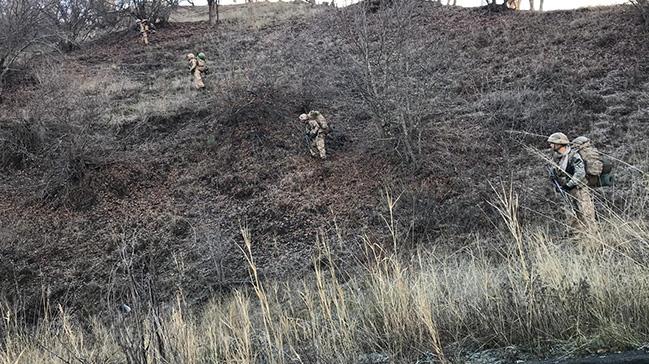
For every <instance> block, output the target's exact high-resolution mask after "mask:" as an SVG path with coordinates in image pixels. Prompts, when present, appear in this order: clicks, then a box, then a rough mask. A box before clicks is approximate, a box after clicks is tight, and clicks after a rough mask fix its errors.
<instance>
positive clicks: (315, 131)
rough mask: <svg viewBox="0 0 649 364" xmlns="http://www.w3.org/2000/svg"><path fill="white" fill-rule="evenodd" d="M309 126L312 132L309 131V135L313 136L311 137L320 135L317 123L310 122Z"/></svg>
mask: <svg viewBox="0 0 649 364" xmlns="http://www.w3.org/2000/svg"><path fill="white" fill-rule="evenodd" d="M309 126H310V127H311V130H309V134H311V135H316V134H318V129H319V127H318V124H317V123H315V122H313V121H309Z"/></svg>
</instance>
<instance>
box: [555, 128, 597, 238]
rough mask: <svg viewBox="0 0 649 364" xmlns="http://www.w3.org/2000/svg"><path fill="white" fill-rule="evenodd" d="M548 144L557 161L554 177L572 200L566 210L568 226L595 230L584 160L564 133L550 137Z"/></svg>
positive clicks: (593, 209) (593, 211)
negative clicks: (580, 226)
mask: <svg viewBox="0 0 649 364" xmlns="http://www.w3.org/2000/svg"><path fill="white" fill-rule="evenodd" d="M548 143H550V148H551V149H552V150H553V151H554V154H555V157H556V159H557V164H556V166H555V169H554V173H555V174H554V175H555V176H556V178H557V181H558V184H559V187H560V188H561V189H562V190H563V191H565V192H566V193H567V194H568V197H569V199H570V206H567V208H566V211H567V218H568V225H569V226H570V227H572V228H576V227H577V226H579V224H580V223H581V224H582V225H584V226H585V227H586V228H587V229H593V228H595V227H596V220H595V205H594V203H593V197H592V195H591V193H590V188H589V187H588V182H587V180H586V166H585V163H584V161H583V159H582V158H581V156H580V155H579V153H578V152H577V150H573V149H572V148H571V147H570V141H569V140H568V137H567V136H566V135H565V134H563V133H554V134H552V135H550V137H549V138H548Z"/></svg>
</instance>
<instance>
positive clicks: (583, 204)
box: [577, 187, 597, 229]
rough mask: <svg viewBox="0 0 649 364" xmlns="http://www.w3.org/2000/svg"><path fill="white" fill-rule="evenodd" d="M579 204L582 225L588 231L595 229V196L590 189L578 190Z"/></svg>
mask: <svg viewBox="0 0 649 364" xmlns="http://www.w3.org/2000/svg"><path fill="white" fill-rule="evenodd" d="M577 202H578V204H579V218H580V219H581V223H582V224H583V225H585V226H586V228H587V229H595V228H596V227H597V220H596V217H595V203H594V202H593V196H592V194H591V192H590V189H589V188H588V187H583V188H580V189H578V190H577Z"/></svg>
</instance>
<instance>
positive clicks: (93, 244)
mask: <svg viewBox="0 0 649 364" xmlns="http://www.w3.org/2000/svg"><path fill="white" fill-rule="evenodd" d="M264 6H266V5H265V4H259V7H258V8H257V9H258V10H256V11H257V12H256V13H254V16H255V17H254V18H252V19H251V18H248V17H243V16H242V17H232V18H230V19H228V18H226V19H225V21H224V23H223V24H222V25H221V26H219V27H218V28H210V27H209V26H208V25H207V24H206V23H205V22H192V23H181V22H176V23H172V24H171V25H170V26H168V27H165V28H161V29H159V30H158V31H157V32H156V33H155V34H153V35H152V36H151V45H150V46H149V47H143V46H142V45H141V44H140V43H139V41H138V37H137V34H135V33H128V34H126V35H122V36H117V35H115V36H112V37H107V38H105V39H102V40H99V41H96V42H94V43H92V44H90V45H88V46H87V47H86V48H84V49H82V50H79V51H76V52H74V53H71V54H67V55H64V56H61V57H60V58H59V59H58V60H56V61H53V62H43V64H42V65H39V66H40V68H39V71H38V73H37V74H36V76H35V77H34V78H33V79H31V80H28V81H26V82H25V83H24V84H23V85H22V86H20V85H17V86H15V92H14V94H13V96H12V97H10V100H6V102H5V103H4V104H3V105H2V108H1V109H2V110H1V111H0V115H1V118H2V120H1V124H0V127H1V129H0V132H1V133H2V136H3V139H2V140H3V142H2V143H3V144H2V158H1V160H2V162H3V164H2V167H3V168H2V172H1V174H0V176H1V177H0V178H1V181H2V182H1V184H0V189H1V190H2V198H1V199H0V236H1V237H2V240H1V242H0V256H2V259H1V260H0V291H2V292H3V294H4V295H5V296H7V297H8V298H9V299H14V300H17V301H20V302H22V303H23V304H24V307H26V308H27V310H32V309H35V308H36V307H38V305H39V304H40V303H42V302H43V296H46V297H47V301H48V302H50V304H51V305H52V307H54V305H55V304H56V303H61V304H63V305H65V306H73V307H77V308H80V309H83V310H84V311H88V312H97V311H101V310H102V309H104V308H105V307H107V306H109V305H111V304H113V303H114V302H119V301H121V300H125V299H127V298H128V297H129V295H130V294H131V292H130V291H129V290H130V289H131V288H129V287H131V285H132V284H133V282H134V281H135V282H136V286H137V287H140V288H142V287H146V286H153V287H155V288H156V290H155V291H156V294H157V295H158V296H159V297H158V299H159V300H162V301H166V300H169V299H171V298H173V296H174V294H175V292H176V289H177V288H178V287H182V289H183V291H184V292H185V293H187V294H188V295H189V296H190V297H191V300H192V301H193V302H204V301H206V300H208V299H209V298H210V297H212V296H213V294H214V292H223V291H230V290H231V289H232V288H236V287H240V286H242V285H246V284H248V283H249V276H248V267H247V266H246V265H245V261H244V259H243V254H242V252H241V249H240V248H239V246H240V245H241V242H242V238H241V232H240V230H241V228H242V227H247V228H249V229H250V231H251V233H252V239H253V241H254V246H253V254H254V256H255V259H256V263H257V265H258V267H259V271H260V274H261V275H262V277H263V278H264V279H286V278H290V277H297V276H304V275H309V274H310V273H311V272H312V271H313V263H312V258H313V257H315V256H317V254H318V252H317V249H316V248H315V246H316V243H315V242H316V240H317V239H319V238H321V239H324V240H327V241H330V242H335V244H334V246H335V248H334V253H333V254H334V256H335V259H336V261H337V263H338V264H339V265H340V266H341V269H343V270H345V271H349V272H351V271H353V270H354V267H355V266H356V263H355V262H356V259H357V258H358V257H359V256H360V255H361V254H360V252H362V249H363V248H362V244H361V242H362V241H363V240H364V239H367V240H370V241H373V242H376V243H379V244H382V245H385V246H386V247H390V246H391V240H390V232H389V229H387V228H386V224H385V222H384V217H386V218H387V216H389V211H388V210H387V208H386V204H385V201H384V196H385V191H386V190H387V191H391V193H392V195H393V196H395V197H396V196H400V199H399V203H398V205H397V208H396V210H395V211H394V214H395V215H394V216H395V218H396V220H397V221H398V223H397V227H398V231H399V234H401V236H402V237H403V238H404V239H403V240H404V241H408V242H409V243H408V244H409V245H408V246H404V247H400V249H403V252H404V254H405V255H407V254H408V253H407V252H408V251H410V250H409V249H414V248H424V249H432V248H434V249H438V250H436V251H440V250H441V251H455V250H457V249H458V248H461V247H463V246H464V245H465V243H466V241H467V239H468V238H469V237H472V236H476V235H480V236H482V237H484V238H485V242H486V246H485V249H486V250H487V251H489V250H490V249H492V248H495V247H496V246H498V245H499V244H500V242H499V240H498V237H499V234H500V233H499V232H497V231H496V230H495V229H494V224H496V225H499V224H500V223H499V222H497V221H498V218H497V216H496V213H495V211H494V209H493V207H492V206H491V205H490V204H489V201H491V200H493V191H492V186H499V185H500V184H501V183H505V184H508V183H510V182H511V183H512V184H513V186H514V188H515V189H516V190H517V191H519V193H520V199H521V200H520V205H521V206H522V210H521V219H522V221H523V222H524V224H527V225H535V224H541V223H542V222H543V221H545V220H543V218H542V217H543V216H555V215H557V214H558V212H557V211H556V208H557V207H556V197H555V196H554V195H553V192H552V190H551V189H550V187H549V185H548V183H547V181H546V179H545V174H544V173H545V172H544V170H543V164H544V163H543V161H542V159H541V158H539V157H538V156H537V155H536V154H535V153H532V152H530V151H529V150H528V149H527V147H528V146H530V147H533V148H536V149H538V150H541V151H543V150H545V149H546V148H547V146H546V143H545V139H546V138H545V137H544V136H545V135H549V134H550V133H552V132H555V131H558V130H560V131H564V132H566V133H567V134H568V135H571V136H577V135H582V134H584V135H588V136H590V137H591V138H592V139H593V140H595V141H596V142H597V144H598V145H599V146H600V149H602V150H604V151H606V152H607V153H609V154H611V155H612V156H614V157H615V158H618V159H619V160H622V161H625V162H626V163H628V165H625V164H621V163H620V164H618V166H617V171H618V186H617V187H616V188H615V189H612V190H610V191H604V192H603V194H604V195H603V196H602V198H600V199H599V200H600V202H602V201H606V204H607V205H608V206H611V207H612V208H614V209H616V211H622V212H625V213H628V214H629V215H630V216H632V217H633V218H639V219H641V218H646V214H645V212H644V209H639V208H637V207H638V206H636V203H640V201H641V199H639V198H638V197H639V196H641V194H643V193H644V192H643V189H642V188H641V186H642V183H643V182H638V176H637V175H636V174H634V173H635V172H634V171H635V170H634V169H633V168H638V169H641V170H645V171H646V170H647V168H648V167H649V166H648V165H647V163H648V162H647V159H646V147H647V144H646V140H645V139H646V135H648V133H649V123H647V122H648V121H649V58H648V57H647V54H648V52H649V43H648V42H647V41H646V39H647V38H646V33H643V32H642V31H641V28H640V24H639V23H638V21H637V19H636V18H635V15H634V14H633V13H632V12H631V11H630V9H629V8H628V7H625V6H620V7H613V8H601V9H584V10H579V11H565V12H550V13H541V14H537V13H525V12H521V13H503V14H485V13H483V12H482V11H481V10H478V9H461V8H453V7H441V6H436V5H434V4H432V3H419V4H417V5H416V6H415V7H413V8H409V9H405V10H404V9H402V8H394V9H387V10H384V11H382V12H379V13H376V14H369V15H368V16H367V18H365V17H359V14H361V13H362V12H361V11H360V8H358V7H350V8H347V9H343V10H337V9H332V8H327V7H322V8H320V7H318V8H315V9H312V10H305V9H304V8H300V10H296V12H297V14H299V16H288V15H287V11H282V12H280V11H279V10H277V13H278V14H280V15H277V16H275V15H273V14H274V12H273V11H269V10H268V9H266V8H264ZM268 6H275V5H273V4H268ZM280 6H284V5H280ZM264 9H265V10H264ZM271 9H272V8H271ZM280 10H281V9H280ZM404 16H407V17H406V18H404ZM359 19H360V20H359ZM404 19H405V20H404ZM362 20H367V21H366V22H363V21H362ZM404 31H407V34H408V37H407V38H399V37H397V36H396V35H394V34H397V35H403V32H404ZM359 44H360V45H363V46H366V48H363V47H358V45H359ZM363 49H366V50H367V54H363V53H362V50H363ZM197 51H203V52H205V53H206V54H207V55H208V59H209V67H210V73H209V74H208V75H207V78H206V83H207V89H206V90H205V92H203V93H197V92H194V91H192V90H190V89H189V74H188V72H187V70H186V66H185V63H184V60H183V57H184V55H185V54H186V53H188V52H197ZM362 59H366V60H369V61H368V62H369V63H366V64H365V65H364V64H363V63H362V62H357V61H358V60H362ZM367 64H371V66H372V67H370V68H371V69H373V70H374V72H375V73H373V74H371V75H369V74H368V72H367V71H368V68H367V67H366V66H367ZM368 75H369V76H368ZM370 81H371V82H370ZM373 88H374V91H372V92H375V94H374V95H373V97H374V98H373V99H372V98H370V97H369V96H368V94H371V92H370V91H368V90H372V89H373ZM377 90H378V91H377ZM370 96H371V95H370ZM373 103H378V104H380V105H379V106H376V107H375V108H374V109H372V107H373V106H372V105H373ZM310 109H318V110H320V111H322V112H323V113H324V115H325V116H327V117H328V118H329V120H330V122H331V124H332V126H333V129H334V132H333V134H332V135H331V136H330V139H329V140H328V151H329V153H330V156H331V158H330V159H328V160H327V161H324V162H320V161H317V160H314V159H312V158H311V157H310V156H309V154H308V152H307V150H306V149H305V146H304V139H303V128H302V126H301V125H299V124H298V121H297V116H298V115H299V114H300V113H302V112H305V111H308V110H310ZM401 109H403V110H407V113H408V118H410V119H416V120H417V124H416V127H415V129H414V130H416V131H417V133H418V138H416V139H417V140H418V141H419V144H418V146H419V149H418V150H417V151H415V153H416V154H417V155H418V160H417V163H415V164H413V163H409V162H407V161H406V157H405V156H404V154H403V149H402V148H403V145H398V144H397V145H395V144H394V143H392V141H393V140H394V136H393V135H385V134H384V133H382V132H381V127H380V122H379V121H378V120H377V114H376V112H375V111H376V110H383V112H385V113H386V115H388V116H389V118H392V117H396V116H398V115H397V114H396V110H401ZM392 113H395V114H392ZM395 115H396V116H395ZM379 116H380V115H379ZM632 167H633V168H632ZM645 182H646V181H645ZM603 197H606V200H604V198H603ZM634 215H635V216H634ZM549 229H550V231H552V232H556V233H557V234H560V230H561V227H560V226H555V225H551V226H550V227H549ZM359 259H360V258H359ZM17 287H18V288H17Z"/></svg>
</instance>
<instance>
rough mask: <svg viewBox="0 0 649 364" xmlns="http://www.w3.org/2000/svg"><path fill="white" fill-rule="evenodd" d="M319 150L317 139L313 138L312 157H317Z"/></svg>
mask: <svg viewBox="0 0 649 364" xmlns="http://www.w3.org/2000/svg"><path fill="white" fill-rule="evenodd" d="M317 150H318V145H317V143H316V140H315V138H311V140H310V141H309V153H311V156H313V157H315V156H317V155H318V153H317V152H316V151H317Z"/></svg>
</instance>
